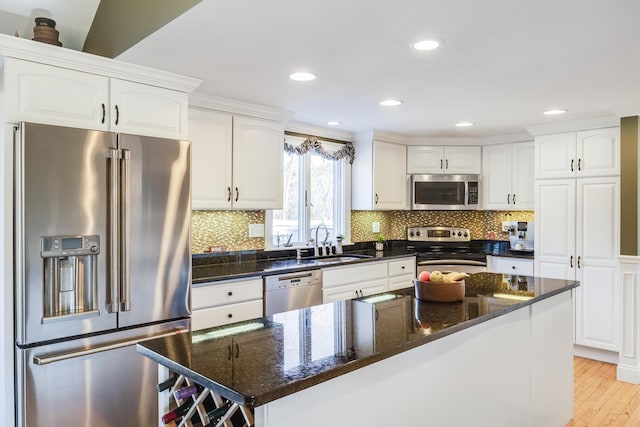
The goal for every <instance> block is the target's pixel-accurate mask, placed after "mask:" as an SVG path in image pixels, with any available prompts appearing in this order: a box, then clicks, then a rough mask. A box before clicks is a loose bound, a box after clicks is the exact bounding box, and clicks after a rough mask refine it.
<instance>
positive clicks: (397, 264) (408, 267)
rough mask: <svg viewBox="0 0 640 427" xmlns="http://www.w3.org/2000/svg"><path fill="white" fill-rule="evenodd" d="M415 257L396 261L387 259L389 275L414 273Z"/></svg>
mask: <svg viewBox="0 0 640 427" xmlns="http://www.w3.org/2000/svg"><path fill="white" fill-rule="evenodd" d="M415 272H416V259H415V258H409V259H401V260H398V261H389V276H390V277H391V276H403V275H407V274H409V275H415Z"/></svg>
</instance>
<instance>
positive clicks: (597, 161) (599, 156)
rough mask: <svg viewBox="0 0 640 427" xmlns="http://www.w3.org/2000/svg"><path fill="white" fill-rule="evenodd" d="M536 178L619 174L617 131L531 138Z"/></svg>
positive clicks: (617, 129)
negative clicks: (533, 144)
mask: <svg viewBox="0 0 640 427" xmlns="http://www.w3.org/2000/svg"><path fill="white" fill-rule="evenodd" d="M535 144H536V149H535V164H536V169H535V171H536V172H535V175H536V179H547V178H552V179H555V178H572V177H589V176H614V175H619V174H620V128H618V127H612V128H604V129H595V130H586V131H579V132H566V133H559V134H554V135H543V136H539V137H536V139H535Z"/></svg>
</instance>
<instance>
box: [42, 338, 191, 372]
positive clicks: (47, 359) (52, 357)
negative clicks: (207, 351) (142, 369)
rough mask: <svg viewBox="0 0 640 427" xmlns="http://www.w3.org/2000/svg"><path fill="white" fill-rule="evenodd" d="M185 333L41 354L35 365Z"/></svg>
mask: <svg viewBox="0 0 640 427" xmlns="http://www.w3.org/2000/svg"><path fill="white" fill-rule="evenodd" d="M184 332H189V330H188V329H176V330H173V331H171V332H167V333H164V334H160V335H153V336H150V337H142V338H133V339H130V340H125V341H119V342H115V343H113V344H107V345H103V346H98V347H93V348H88V349H85V350H80V351H69V352H64V353H57V354H41V355H38V356H33V363H35V364H36V365H38V366H43V365H48V364H50V363H54V362H61V361H63V360H69V359H73V358H76V357H82V356H88V355H91V354H96V353H101V352H103V351H109V350H116V349H118V348H122V347H129V346H131V345H136V344H137V343H139V342H144V341H149V340H153V339H156V338H166V337H170V336H173V335H178V334H182V333H184Z"/></svg>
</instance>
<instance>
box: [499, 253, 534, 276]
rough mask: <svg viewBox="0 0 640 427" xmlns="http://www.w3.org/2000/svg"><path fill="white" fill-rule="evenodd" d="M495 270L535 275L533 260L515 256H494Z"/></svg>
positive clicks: (505, 272)
mask: <svg viewBox="0 0 640 427" xmlns="http://www.w3.org/2000/svg"><path fill="white" fill-rule="evenodd" d="M493 262H494V265H495V272H496V273H502V274H521V275H525V276H533V260H529V259H515V258H498V257H496V258H494V259H493Z"/></svg>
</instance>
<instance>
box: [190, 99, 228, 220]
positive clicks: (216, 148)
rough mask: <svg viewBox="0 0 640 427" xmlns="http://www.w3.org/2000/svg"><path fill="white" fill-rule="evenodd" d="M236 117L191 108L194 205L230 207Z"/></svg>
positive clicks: (203, 207) (205, 207)
mask: <svg viewBox="0 0 640 427" xmlns="http://www.w3.org/2000/svg"><path fill="white" fill-rule="evenodd" d="M232 137H233V117H232V116H231V114H227V113H220V112H217V111H212V110H205V109H201V108H189V140H190V141H191V178H192V180H191V194H192V201H191V207H192V208H193V209H231V206H232V205H231V196H232V192H233V191H232V190H233V188H232V187H233V185H232V181H231V171H232V155H233V154H232V144H233V138H232Z"/></svg>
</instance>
